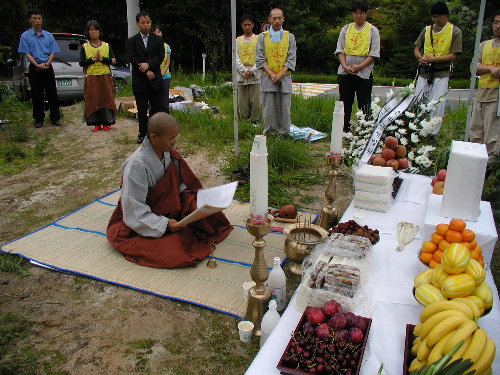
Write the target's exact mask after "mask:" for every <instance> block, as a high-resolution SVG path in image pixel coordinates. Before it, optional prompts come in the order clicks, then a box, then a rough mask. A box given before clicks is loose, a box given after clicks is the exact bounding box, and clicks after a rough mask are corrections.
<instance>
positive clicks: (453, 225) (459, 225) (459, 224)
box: [449, 219, 465, 232]
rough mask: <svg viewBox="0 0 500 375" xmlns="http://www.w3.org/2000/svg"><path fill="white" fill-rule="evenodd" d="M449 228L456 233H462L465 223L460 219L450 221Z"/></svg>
mask: <svg viewBox="0 0 500 375" xmlns="http://www.w3.org/2000/svg"><path fill="white" fill-rule="evenodd" d="M449 228H450V229H451V230H456V231H457V232H462V231H463V230H464V229H465V221H463V220H462V219H451V221H450V225H449Z"/></svg>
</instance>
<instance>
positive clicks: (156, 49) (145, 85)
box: [127, 12, 168, 143]
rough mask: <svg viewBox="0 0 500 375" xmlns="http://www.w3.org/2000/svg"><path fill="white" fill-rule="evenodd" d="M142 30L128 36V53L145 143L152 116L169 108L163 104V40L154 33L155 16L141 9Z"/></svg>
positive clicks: (137, 19) (140, 129)
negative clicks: (149, 120) (152, 24)
mask: <svg viewBox="0 0 500 375" xmlns="http://www.w3.org/2000/svg"><path fill="white" fill-rule="evenodd" d="M135 20H136V22H137V26H138V27H139V30H140V32H139V33H138V34H136V35H134V36H132V37H130V38H128V39H127V55H128V60H129V62H130V64H131V65H132V91H133V92H134V96H135V102H136V104H137V111H138V118H139V135H138V137H137V143H142V141H143V140H144V137H145V136H146V134H148V108H149V116H150V117H151V116H153V115H154V114H155V113H156V112H161V111H163V112H167V113H168V108H165V107H164V105H163V104H162V103H163V101H162V97H163V95H164V93H163V84H162V76H161V72H160V65H161V62H162V61H163V58H164V57H165V49H164V47H163V40H162V38H161V37H159V36H158V35H155V34H153V33H150V31H151V16H150V15H149V13H148V12H140V13H139V14H137V16H136V17H135Z"/></svg>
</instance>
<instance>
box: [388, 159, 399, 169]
mask: <svg viewBox="0 0 500 375" xmlns="http://www.w3.org/2000/svg"><path fill="white" fill-rule="evenodd" d="M385 166H386V167H391V168H392V169H394V170H395V171H397V170H398V168H399V163H398V161H397V160H396V159H391V160H387V162H386V163H385Z"/></svg>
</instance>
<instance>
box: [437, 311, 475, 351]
mask: <svg viewBox="0 0 500 375" xmlns="http://www.w3.org/2000/svg"><path fill="white" fill-rule="evenodd" d="M472 303H474V302H472ZM476 329H477V324H476V322H475V321H473V320H467V321H466V322H465V323H464V324H462V325H461V326H460V327H458V328H457V329H456V330H454V331H453V334H452V335H451V337H450V339H449V340H448V341H447V342H446V344H445V346H444V347H443V351H442V352H441V353H442V354H443V355H445V354H446V353H448V352H449V351H450V350H451V348H453V347H454V346H455V345H456V344H457V343H458V342H459V341H461V340H463V341H465V339H466V338H467V337H469V336H471V335H472V334H473V333H474V331H475V330H476ZM462 346H463V344H462Z"/></svg>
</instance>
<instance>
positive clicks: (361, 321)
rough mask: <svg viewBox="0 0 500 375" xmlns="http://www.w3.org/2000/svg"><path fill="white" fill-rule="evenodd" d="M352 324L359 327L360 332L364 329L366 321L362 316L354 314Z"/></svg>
mask: <svg viewBox="0 0 500 375" xmlns="http://www.w3.org/2000/svg"><path fill="white" fill-rule="evenodd" d="M354 326H355V327H357V328H359V329H360V330H361V331H362V332H364V331H365V330H366V321H365V318H363V317H362V316H356V317H355V318H354Z"/></svg>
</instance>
